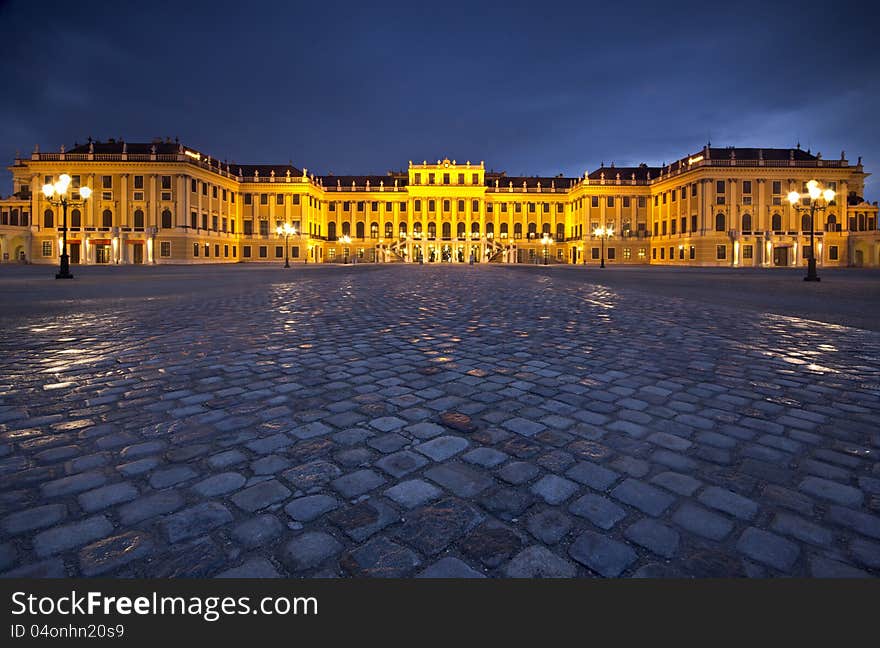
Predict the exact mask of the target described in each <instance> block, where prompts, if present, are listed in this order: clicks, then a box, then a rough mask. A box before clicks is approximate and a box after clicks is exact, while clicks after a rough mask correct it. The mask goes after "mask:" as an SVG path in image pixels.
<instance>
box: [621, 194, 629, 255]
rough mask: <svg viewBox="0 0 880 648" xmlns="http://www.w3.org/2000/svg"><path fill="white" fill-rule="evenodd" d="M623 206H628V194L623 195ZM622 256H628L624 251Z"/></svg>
mask: <svg viewBox="0 0 880 648" xmlns="http://www.w3.org/2000/svg"><path fill="white" fill-rule="evenodd" d="M623 206H624V207H625V208H629V206H630V200H629V196H624V197H623ZM624 257H625V258H629V257H627V256H626V254H625V253H624Z"/></svg>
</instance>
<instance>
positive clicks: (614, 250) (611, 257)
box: [605, 247, 617, 261]
mask: <svg viewBox="0 0 880 648" xmlns="http://www.w3.org/2000/svg"><path fill="white" fill-rule="evenodd" d="M605 251H606V252H607V253H608V260H609V261H613V260H614V257H615V255H616V253H617V248H613V247H610V248H608V249H607V250H605Z"/></svg>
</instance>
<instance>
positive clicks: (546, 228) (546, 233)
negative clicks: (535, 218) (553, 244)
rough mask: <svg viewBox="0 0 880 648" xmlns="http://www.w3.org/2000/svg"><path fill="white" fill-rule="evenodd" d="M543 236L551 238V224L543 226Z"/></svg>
mask: <svg viewBox="0 0 880 648" xmlns="http://www.w3.org/2000/svg"><path fill="white" fill-rule="evenodd" d="M541 236H550V223H544V224H543V225H541Z"/></svg>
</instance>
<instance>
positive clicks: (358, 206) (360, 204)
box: [357, 200, 364, 212]
mask: <svg viewBox="0 0 880 648" xmlns="http://www.w3.org/2000/svg"><path fill="white" fill-rule="evenodd" d="M357 210H358V211H359V212H362V211H364V201H363V200H359V201H358V203H357Z"/></svg>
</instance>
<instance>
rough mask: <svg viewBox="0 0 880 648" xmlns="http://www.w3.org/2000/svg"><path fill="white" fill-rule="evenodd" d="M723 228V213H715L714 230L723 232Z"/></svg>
mask: <svg viewBox="0 0 880 648" xmlns="http://www.w3.org/2000/svg"><path fill="white" fill-rule="evenodd" d="M724 229H725V228H724V214H721V213H719V214H715V231H716V232H723V231H724Z"/></svg>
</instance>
